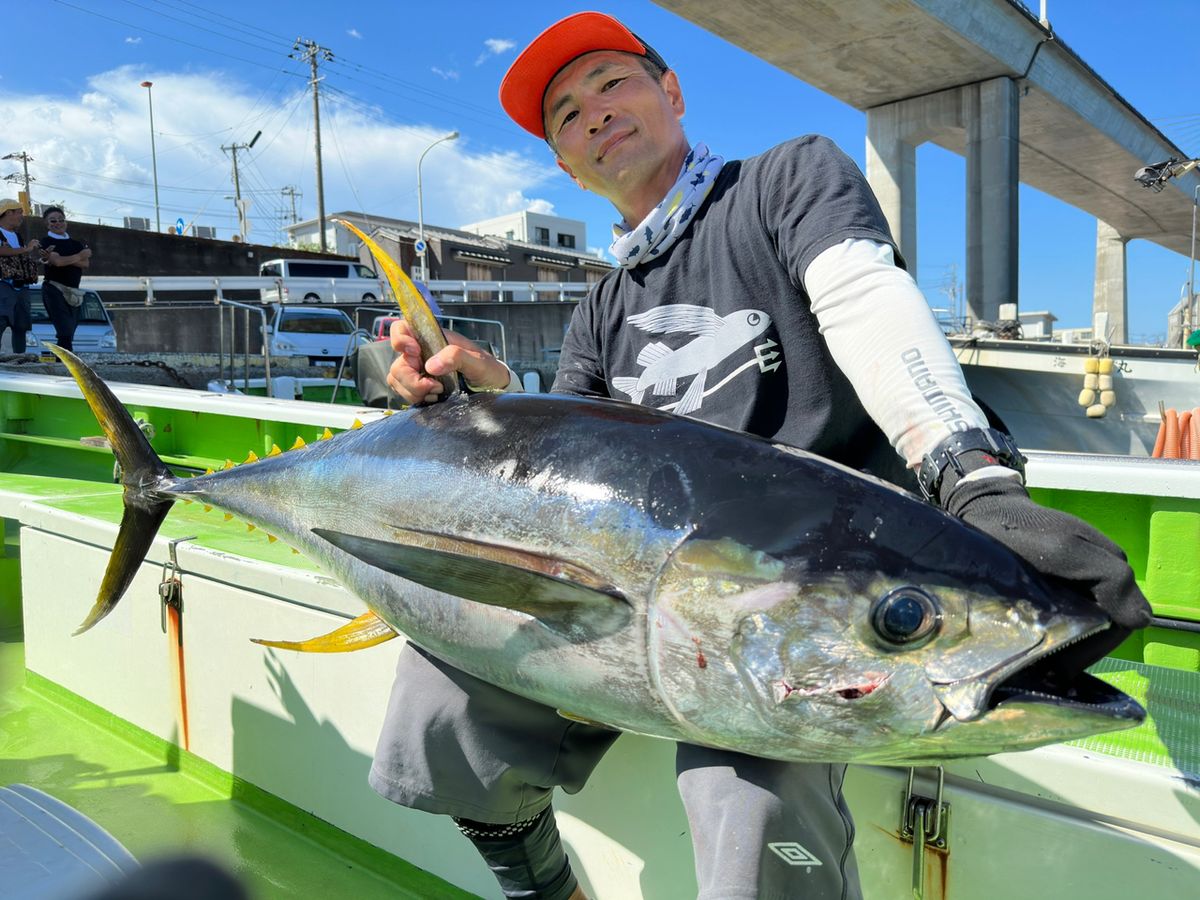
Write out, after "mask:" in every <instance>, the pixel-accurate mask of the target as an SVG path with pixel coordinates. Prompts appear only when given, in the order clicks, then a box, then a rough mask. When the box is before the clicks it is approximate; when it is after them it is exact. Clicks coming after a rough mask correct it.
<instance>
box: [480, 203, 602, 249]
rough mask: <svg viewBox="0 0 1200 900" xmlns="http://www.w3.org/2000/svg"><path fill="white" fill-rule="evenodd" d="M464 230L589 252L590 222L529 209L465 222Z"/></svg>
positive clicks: (544, 245)
mask: <svg viewBox="0 0 1200 900" xmlns="http://www.w3.org/2000/svg"><path fill="white" fill-rule="evenodd" d="M461 230H462V231H469V232H471V233H472V234H480V235H491V236H493V237H500V238H504V239H505V240H509V241H521V242H522V243H526V244H538V245H540V246H542V247H554V248H557V249H560V250H574V251H576V252H579V253H586V252H587V226H586V225H585V224H584V223H583V222H581V221H579V220H578V219H564V218H563V217H561V216H549V215H546V214H545V213H535V212H530V211H529V210H524V211H522V212H515V213H508V214H506V215H503V216H496V218H494V219H485V220H483V221H482V222H472V223H471V224H470V225H463V226H462V229H461Z"/></svg>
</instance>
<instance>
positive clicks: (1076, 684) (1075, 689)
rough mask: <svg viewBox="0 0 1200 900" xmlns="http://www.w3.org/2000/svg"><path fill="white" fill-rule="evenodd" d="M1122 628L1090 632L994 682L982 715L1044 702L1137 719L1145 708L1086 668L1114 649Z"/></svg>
mask: <svg viewBox="0 0 1200 900" xmlns="http://www.w3.org/2000/svg"><path fill="white" fill-rule="evenodd" d="M1123 637H1124V632H1118V631H1115V630H1114V629H1113V628H1111V627H1109V628H1104V629H1101V630H1099V631H1094V632H1092V633H1091V634H1088V635H1086V636H1085V637H1082V638H1080V639H1079V640H1077V641H1074V642H1072V643H1069V644H1066V645H1064V646H1061V647H1059V648H1057V649H1055V650H1052V651H1051V652H1049V653H1046V654H1044V655H1042V656H1040V657H1038V658H1037V659H1035V660H1034V661H1033V662H1031V663H1030V664H1029V665H1027V666H1024V667H1022V668H1020V669H1018V670H1017V671H1016V672H1014V673H1012V674H1011V675H1010V676H1008V677H1007V678H1005V679H1004V680H1003V681H1001V682H999V683H998V684H997V685H996V686H995V687H994V688H993V689H992V691H991V693H990V695H989V696H988V699H987V703H986V706H985V708H984V710H983V712H984V713H987V712H991V711H992V710H995V709H1000V708H1002V707H1004V706H1007V705H1013V704H1018V703H1019V704H1023V705H1027V704H1043V705H1049V706H1055V707H1059V708H1063V709H1074V710H1078V711H1080V712H1086V713H1089V714H1092V715H1098V716H1103V717H1108V718H1113V719H1125V720H1133V721H1135V722H1140V721H1142V719H1144V718H1145V716H1146V711H1145V710H1144V709H1142V707H1141V705H1140V704H1138V703H1137V701H1135V700H1134V699H1133V698H1132V697H1129V696H1128V695H1127V694H1124V693H1122V692H1121V691H1119V690H1117V689H1116V688H1114V687H1113V686H1112V685H1110V684H1107V683H1106V682H1104V681H1101V680H1100V679H1099V678H1096V677H1094V676H1092V675H1089V674H1088V673H1087V672H1086V671H1085V670H1086V669H1087V667H1088V666H1090V665H1092V664H1093V663H1095V662H1097V661H1098V660H1099V659H1101V658H1102V657H1103V656H1105V655H1106V654H1107V653H1108V652H1109V651H1110V650H1112V649H1114V648H1115V647H1116V645H1117V644H1118V643H1120V641H1121V639H1122V638H1123Z"/></svg>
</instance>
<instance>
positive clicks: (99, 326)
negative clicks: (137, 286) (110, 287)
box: [0, 284, 117, 354]
mask: <svg viewBox="0 0 1200 900" xmlns="http://www.w3.org/2000/svg"><path fill="white" fill-rule="evenodd" d="M29 309H30V313H31V314H32V318H33V327H32V328H31V329H30V330H29V333H28V334H27V335H26V338H25V352H26V353H40V352H41V351H42V349H43V347H44V345H45V344H47V343H54V340H55V336H54V323H53V322H51V321H50V316H49V315H47V314H46V306H45V304H44V303H43V302H42V286H41V285H40V284H35V285H31V286H30V287H29ZM72 343H73V345H74V348H75V352H76V353H116V352H117V332H116V330H115V329H114V328H113V324H112V320H111V319H110V318H109V317H108V310H107V309H105V308H104V301H102V300H101V299H100V295H99V294H97V293H96V292H95V291H85V292H84V297H83V305H82V306H80V308H79V326H78V327H77V328H76V329H75V339H74V341H73V342H72ZM3 353H12V331H11V330H10V329H8V328H6V329H4V337H3V339H0V354H3Z"/></svg>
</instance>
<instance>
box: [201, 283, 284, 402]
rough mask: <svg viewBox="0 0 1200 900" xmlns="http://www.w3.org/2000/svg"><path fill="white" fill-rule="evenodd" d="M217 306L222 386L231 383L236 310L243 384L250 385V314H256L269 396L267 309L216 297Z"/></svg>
mask: <svg viewBox="0 0 1200 900" xmlns="http://www.w3.org/2000/svg"><path fill="white" fill-rule="evenodd" d="M214 302H215V303H216V305H217V306H218V311H217V323H218V333H219V336H220V343H219V348H220V349H219V350H218V359H219V360H220V362H219V368H220V374H219V376H218V377H219V378H220V380H221V383H222V384H230V385H232V382H233V367H234V358H233V357H234V347H233V345H234V338H235V336H236V333H237V332H236V325H237V323H236V322H235V320H234V316H236V315H237V310H239V309H240V310H242V317H243V318H242V334H243V337H244V338H245V343H244V345H243V351H242V362H243V365H244V369H245V376H244V377H245V384H249V383H250V355H251V354H250V313H257V314H258V316H259V317H260V318H261V319H262V325H261V326H259V334H260V335H261V336H262V361H263V372H264V375H263V377H264V378H265V380H266V386H267V395H268V396H270V394H271V340H270V337H269V336H268V330H267V308H265V307H262V306H251V305H250V304H249V303H238V302H237V301H236V300H225V299H223V298H220V297H218V298H217V299H216V300H215V301H214ZM226 309H228V310H229V379H228V381H226V378H225V310H226Z"/></svg>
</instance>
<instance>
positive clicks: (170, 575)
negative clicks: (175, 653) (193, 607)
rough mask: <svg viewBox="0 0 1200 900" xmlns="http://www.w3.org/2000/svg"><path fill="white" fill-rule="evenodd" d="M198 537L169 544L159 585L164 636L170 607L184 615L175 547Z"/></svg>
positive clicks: (159, 606)
mask: <svg viewBox="0 0 1200 900" xmlns="http://www.w3.org/2000/svg"><path fill="white" fill-rule="evenodd" d="M195 539H196V535H194V534H193V535H192V536H191V537H185V538H176V539H175V540H173V541H170V542H169V543H168V544H167V554H168V559H167V562H165V563H163V568H162V580H161V581H159V583H158V601H159V603H158V614H159V624H160V625H161V626H162V631H163V634H166V633H167V607H168V606H170V607H171V608H172V609H174V610H175V611H176V612H177V613H178V614H179V615H181V616H182V615H183V582H182V581H181V580H180V578H179V574H180V569H179V561H178V560H177V559H176V558H175V545H176V544H181V543H183V542H184V541H194V540H195ZM179 639H180V641H182V640H183V630H182V629H180V631H179Z"/></svg>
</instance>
